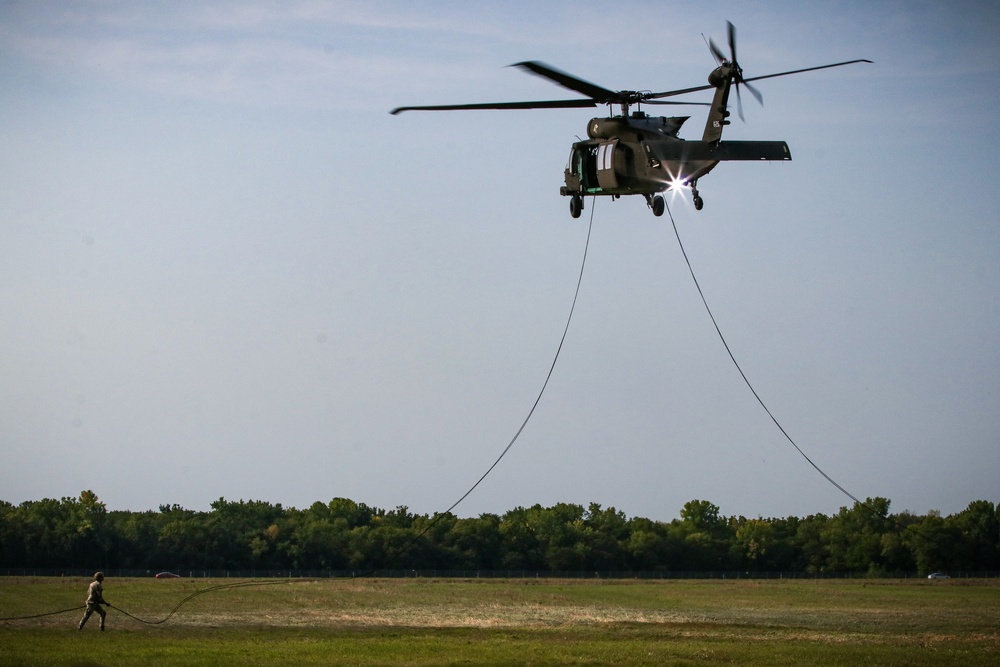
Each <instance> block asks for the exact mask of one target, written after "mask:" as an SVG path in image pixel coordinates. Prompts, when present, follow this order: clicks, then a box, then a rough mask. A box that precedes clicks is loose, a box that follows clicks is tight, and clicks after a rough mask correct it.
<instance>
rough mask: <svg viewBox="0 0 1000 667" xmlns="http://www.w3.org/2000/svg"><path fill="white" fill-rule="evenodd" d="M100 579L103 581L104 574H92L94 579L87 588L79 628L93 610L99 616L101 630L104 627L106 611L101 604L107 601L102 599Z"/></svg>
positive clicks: (81, 628)
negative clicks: (84, 606) (84, 610)
mask: <svg viewBox="0 0 1000 667" xmlns="http://www.w3.org/2000/svg"><path fill="white" fill-rule="evenodd" d="M102 581H104V575H103V574H101V573H100V572H98V573H97V574H95V575H94V581H92V582H90V587H89V588H88V589H87V611H86V612H84V614H83V619H82V620H81V621H80V625H79V629H80V630H83V626H84V624H85V623H86V622H87V619H89V618H90V615H91V614H93V613H94V612H95V611H96V612H97V614H98V616H100V617H101V630H103V629H104V618H105V617H106V616H107V612H106V611H104V609H103V608H102V607H101V605H102V604H108V603H107V602H106V601H105V600H104V586H103V585H102V584H101V582H102Z"/></svg>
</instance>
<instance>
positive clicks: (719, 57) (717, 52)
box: [708, 37, 726, 65]
mask: <svg viewBox="0 0 1000 667" xmlns="http://www.w3.org/2000/svg"><path fill="white" fill-rule="evenodd" d="M708 50H709V51H711V52H712V57H713V58H715V62H716V63H718V64H719V65H721V64H722V63H723V62H725V60H726V56H725V55H723V53H722V49H720V48H719V47H718V46H716V44H715V42H713V41H712V38H711V37H709V38H708Z"/></svg>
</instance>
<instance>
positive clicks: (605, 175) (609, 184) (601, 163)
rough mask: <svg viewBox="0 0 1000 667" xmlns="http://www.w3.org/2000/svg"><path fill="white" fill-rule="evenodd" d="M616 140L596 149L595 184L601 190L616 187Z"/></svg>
mask: <svg viewBox="0 0 1000 667" xmlns="http://www.w3.org/2000/svg"><path fill="white" fill-rule="evenodd" d="M617 148H618V140H617V139H615V140H613V141H608V142H605V143H603V144H600V145H599V146H598V147H597V183H598V185H600V186H601V189H602V190H610V189H614V188H617V187H618V177H617V176H616V175H615V153H616V151H617Z"/></svg>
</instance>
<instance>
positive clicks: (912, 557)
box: [0, 491, 1000, 576]
mask: <svg viewBox="0 0 1000 667" xmlns="http://www.w3.org/2000/svg"><path fill="white" fill-rule="evenodd" d="M889 506H890V501H889V500H888V499H885V498H869V499H867V500H866V501H865V502H864V503H855V504H854V506H853V507H842V508H841V509H840V511H839V512H838V513H836V514H834V515H832V516H827V515H825V514H813V515H810V516H807V517H805V518H797V517H787V518H771V519H765V518H751V519H748V518H746V517H742V516H739V517H735V516H730V517H726V516H723V515H721V514H720V513H719V507H718V506H716V505H714V504H713V503H711V502H708V501H705V500H692V501H690V502H688V503H685V505H684V507H683V508H682V509H681V511H680V518H678V519H674V520H672V521H666V522H665V521H654V520H651V519H645V518H641V517H632V518H629V517H626V515H625V514H624V513H623V512H621V511H618V510H616V509H615V508H613V507H608V508H604V507H601V505H599V504H597V503H590V504H589V505H588V506H587V507H584V506H583V505H578V504H572V503H558V504H556V505H553V506H552V507H542V506H541V505H534V506H532V507H527V508H525V507H516V508H514V509H512V510H510V511H508V512H506V513H504V514H502V515H498V514H482V515H480V516H479V517H475V518H459V517H456V516H454V515H452V514H434V515H427V514H414V513H412V512H410V511H409V509H408V508H407V507H406V506H399V507H396V508H395V509H393V510H385V509H380V508H377V507H369V506H368V505H366V504H364V503H358V502H355V501H353V500H350V499H347V498H334V499H333V500H330V501H329V502H326V503H323V502H316V503H313V504H312V505H311V506H310V507H309V508H308V509H295V508H284V507H282V506H281V505H280V504H272V503H269V502H265V501H260V500H249V501H243V500H239V501H230V500H226V499H225V498H219V499H218V500H217V501H215V502H213V503H212V504H211V510H210V511H208V512H201V511H193V510H188V509H184V508H183V507H181V506H179V505H162V506H160V508H159V510H158V511H143V512H134V511H108V510H107V508H106V506H105V505H104V503H103V502H101V501H100V499H99V498H98V497H97V495H96V494H94V493H93V492H92V491H83V492H82V493H81V494H80V496H79V497H78V498H62V499H60V500H54V499H44V500H39V501H27V502H23V503H21V504H20V505H13V504H11V503H9V502H5V501H0V567H4V568H8V569H10V568H96V567H101V568H104V569H120V570H151V571H159V570H180V571H186V570H189V569H199V570H331V571H332V570H337V571H344V570H353V571H363V572H365V571H376V570H387V569H397V570H398V569H411V568H412V569H416V570H533V571H543V572H544V571H549V572H594V571H598V572H600V571H603V572H665V573H666V572H672V573H681V572H724V571H730V572H733V571H738V572H749V573H754V572H772V573H776V572H788V573H807V574H812V575H822V574H824V573H856V574H865V575H870V576H881V575H892V574H897V573H919V574H927V573H929V572H932V571H953V572H997V571H1000V507H998V506H996V505H994V504H993V503H992V502H989V501H985V500H977V501H974V502H972V503H970V504H969V506H968V507H967V508H966V509H965V510H963V511H961V512H959V513H957V514H953V515H950V516H941V514H940V513H939V512H933V511H932V512H930V513H928V514H927V515H924V516H918V515H915V514H911V513H909V512H902V513H899V514H891V513H890V511H889Z"/></svg>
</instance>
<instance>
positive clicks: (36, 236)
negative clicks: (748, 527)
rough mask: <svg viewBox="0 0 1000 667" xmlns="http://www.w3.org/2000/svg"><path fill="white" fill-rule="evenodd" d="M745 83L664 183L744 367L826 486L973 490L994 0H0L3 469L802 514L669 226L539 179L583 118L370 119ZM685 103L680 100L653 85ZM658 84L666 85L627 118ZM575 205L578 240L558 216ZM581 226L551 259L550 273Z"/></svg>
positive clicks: (76, 482)
mask: <svg viewBox="0 0 1000 667" xmlns="http://www.w3.org/2000/svg"><path fill="white" fill-rule="evenodd" d="M727 20H730V21H732V22H733V23H734V24H735V25H736V27H737V31H738V32H737V38H738V46H739V51H738V53H739V58H740V63H741V65H742V66H743V69H744V72H745V74H746V76H748V77H750V76H760V75H764V74H769V73H773V72H781V71H785V70H790V69H798V68H802V67H810V66H815V65H822V64H827V63H832V62H839V61H843V60H850V59H855V58H867V59H870V60H873V61H874V63H873V64H859V65H851V66H848V67H841V68H836V69H830V70H823V71H819V72H811V73H806V74H800V75H796V76H789V77H783V78H778V79H773V80H768V81H761V82H759V83H758V84H757V85H756V87H757V88H758V89H759V90H760V91H761V93H763V95H764V105H763V106H762V107H761V106H759V105H757V103H756V102H755V101H754V100H753V99H752V98H751V97H750V96H749V95H747V96H744V100H743V101H744V105H745V113H746V122H745V123H741V122H739V120H738V119H736V116H735V114H734V116H733V119H734V122H733V124H732V125H731V126H730V127H729V128H728V129H727V131H726V138H729V139H734V140H736V139H741V140H784V141H787V143H788V145H789V147H790V149H791V153H792V158H793V159H792V161H790V162H786V163H767V164H758V163H729V164H725V163H724V164H721V165H720V166H719V167H718V168H717V169H716V170H715V171H714V172H713V173H712V174H710V175H709V176H707V177H705V178H704V179H702V181H701V182H700V184H699V189H700V192H701V195H702V197H703V198H704V200H705V207H704V209H703V210H702V211H695V210H694V207H693V206H692V204H691V201H690V195H687V196H677V197H675V198H672V199H671V201H670V204H669V205H670V210H671V213H672V215H673V217H674V220H675V222H676V225H677V230H678V233H679V235H680V237H681V240H682V241H683V244H684V248H685V250H686V251H687V253H688V256H689V258H690V260H691V264H692V267H693V269H694V272H695V274H696V276H697V278H698V281H699V282H700V284H701V287H702V289H703V290H704V293H705V298H706V300H707V301H708V303H709V305H710V307H711V308H712V311H713V313H714V315H715V317H716V319H717V321H718V324H719V327H720V329H721V331H722V332H723V334H724V336H725V338H726V341H727V343H728V344H729V346H730V348H731V349H732V352H733V354H734V356H735V357H736V359H737V360H738V361H739V363H740V366H741V367H742V369H743V371H744V373H745V374H746V376H747V378H748V379H749V381H750V383H751V384H752V385H753V387H754V389H755V390H756V391H757V393H758V395H759V396H760V397H761V399H762V400H763V402H764V403H765V404H766V405H767V406H768V408H769V409H770V410H771V412H772V413H773V414H774V416H775V418H776V419H777V420H778V422H779V423H780V424H781V426H782V427H783V428H784V429H785V430H786V432H787V433H788V434H789V435H790V436H791V437H792V438H793V439H794V440H795V442H796V443H797V444H798V445H799V447H801V449H802V451H803V452H804V453H805V454H806V455H808V456H809V458H810V459H812V461H814V462H815V463H816V464H817V465H818V466H819V467H821V468H822V469H823V471H824V472H826V473H827V474H828V475H829V476H830V477H832V478H833V479H834V480H836V481H837V483H839V484H840V485H841V486H843V487H844V488H845V489H846V490H847V491H849V492H850V493H851V494H853V495H854V496H856V497H858V498H866V497H875V496H881V497H885V498H889V499H890V500H891V501H892V510H893V511H896V512H899V511H904V510H909V511H911V512H915V513H918V514H924V513H927V512H929V511H932V510H936V511H940V512H941V513H943V514H952V513H955V512H959V511H961V510H963V509H964V508H965V507H966V506H967V505H968V504H969V503H970V502H972V501H974V500H980V499H984V500H989V501H991V502H997V501H1000V496H998V483H997V482H998V480H1000V290H998V288H1000V225H998V210H1000V188H998V187H997V185H996V183H995V173H996V168H995V160H996V158H995V153H996V150H997V148H998V146H1000V130H998V126H997V124H996V123H995V118H996V113H997V108H998V106H1000V104H998V103H1000V94H998V92H997V91H998V89H1000V64H998V63H1000V61H998V60H997V58H996V56H997V55H998V54H1000V6H998V5H996V4H995V3H987V2H983V3H976V2H962V1H959V2H953V3H947V5H945V4H942V3H937V2H877V3H871V2H819V3H807V4H803V3H797V2H781V1H778V2H765V3H754V2H748V3H740V4H737V5H734V4H732V3H725V4H723V3H717V2H672V3H649V2H633V1H630V0H624V1H623V2H620V3H617V4H616V6H615V11H608V10H607V5H606V3H598V2H591V1H589V0H577V1H574V2H558V1H557V2H548V3H529V2H520V1H516V0H515V1H505V2H477V3H467V2H458V1H453V2H451V1H442V2H433V3H426V2H365V3H342V2H314V1H302V2H295V1H289V2H260V1H257V0H249V1H241V2H214V3H206V4H203V3H158V2H144V3H134V2H115V1H105V2H58V3H56V2H51V3H46V2H16V1H13V2H12V1H10V0H0V183H2V184H3V185H2V187H0V313H2V315H0V456H2V460H3V465H2V466H0V499H2V500H5V501H7V502H12V503H15V504H17V503H21V502H24V501H28V500H39V499H42V498H60V497H64V496H77V495H78V494H79V493H80V491H82V490H84V489H91V490H93V491H94V492H96V493H97V495H98V496H99V497H100V499H101V500H102V501H104V502H105V503H106V504H107V506H108V508H109V509H121V510H134V511H140V510H147V509H153V510H155V509H156V508H157V507H158V506H159V505H162V504H175V503H176V504H180V505H182V506H184V507H187V508H190V509H195V510H207V509H208V508H209V505H210V503H212V502H213V501H215V500H217V499H218V498H220V497H225V498H226V499H228V500H239V499H247V500H249V499H257V500H265V501H268V502H272V503H281V504H282V505H284V506H286V507H299V508H305V507H308V506H309V505H311V504H312V503H314V502H316V501H320V502H327V501H328V500H330V499H332V498H335V497H345V498H350V499H352V500H355V501H357V502H363V503H366V504H368V505H370V506H374V507H379V508H385V509H392V508H395V507H397V506H407V507H408V508H409V509H410V511H413V512H417V513H433V512H435V511H442V510H444V509H447V508H448V507H450V506H451V505H452V503H454V502H455V501H456V500H457V499H458V498H459V497H460V496H461V495H462V494H463V493H465V492H466V491H467V490H468V489H469V488H470V487H471V486H472V484H473V483H474V482H475V481H476V480H477V479H479V477H480V476H481V475H482V474H483V473H484V472H485V471H486V470H487V468H488V467H489V466H490V465H491V464H492V463H493V462H494V461H495V460H496V459H497V457H498V456H499V455H500V453H501V452H502V451H503V449H504V448H505V447H506V446H507V444H508V443H509V442H510V441H511V439H512V438H513V437H514V435H515V433H516V432H517V429H518V428H519V427H520V426H521V424H522V422H523V421H524V419H525V417H526V416H527V415H528V413H529V411H530V410H531V407H532V405H533V404H534V402H535V400H536V398H537V397H538V395H539V392H540V390H541V389H542V386H543V383H544V381H545V379H546V375H547V373H548V371H549V368H550V366H551V364H552V361H553V358H554V357H555V354H556V350H557V348H558V346H559V343H560V339H561V337H562V334H563V329H564V327H565V325H566V322H567V318H568V316H569V312H570V307H571V305H572V303H573V296H574V290H575V288H576V284H577V279H578V277H579V275H580V270H581V266H584V270H583V278H582V283H581V285H580V293H579V298H578V300H577V302H576V307H575V310H574V312H573V318H572V320H571V322H570V326H569V330H568V333H567V335H566V339H565V343H564V344H563V346H562V348H561V352H560V354H559V357H558V360H557V363H556V365H555V369H554V371H553V373H552V377H551V380H550V381H549V383H548V385H547V386H546V388H545V391H544V393H543V394H542V396H541V400H540V401H539V403H538V406H537V409H536V410H535V411H534V413H533V414H532V416H531V419H530V420H529V421H528V423H527V425H526V426H525V428H524V430H523V432H522V433H521V435H520V436H519V437H518V438H517V440H516V441H515V442H514V445H513V446H512V447H511V449H510V450H509V452H508V453H507V454H506V456H505V457H504V458H503V459H502V460H501V462H500V463H499V465H497V467H496V468H495V469H494V470H493V471H492V472H491V473H490V475H489V476H488V477H487V478H486V479H485V480H484V481H483V482H482V484H480V485H479V487H477V488H476V489H475V491H474V492H473V493H471V494H470V495H469V496H468V498H466V499H465V500H464V501H463V502H462V503H461V504H460V505H459V506H458V507H456V508H455V510H454V512H455V514H457V515H458V516H463V517H468V516H478V515H480V514H482V513H486V512H490V513H496V514H502V513H504V512H506V511H508V510H510V509H513V508H515V507H518V506H525V507H527V506H530V505H533V504H535V503H541V504H542V505H545V506H549V505H552V504H555V503H559V502H566V503H579V504H583V505H584V506H586V505H588V504H589V503H591V502H595V503H599V504H600V505H602V506H603V507H615V508H617V509H618V510H621V511H622V512H624V513H625V514H626V515H628V516H642V517H648V518H651V519H656V520H663V521H669V520H671V519H673V518H675V517H677V516H678V515H679V511H680V509H681V508H682V507H683V505H684V503H686V502H687V501H689V500H693V499H703V500H709V501H711V502H713V503H715V504H716V505H718V506H719V508H720V513H721V514H723V515H725V516H738V515H743V516H747V517H756V516H763V517H784V516H807V515H810V514H815V513H820V512H822V513H825V514H832V513H836V512H837V511H838V509H839V508H840V507H842V506H850V505H851V504H852V502H853V501H851V499H850V498H849V497H847V496H845V495H844V494H843V493H841V491H839V490H838V489H837V488H835V487H834V486H833V485H831V484H830V483H828V482H827V481H826V480H825V479H824V478H823V477H822V476H821V475H820V474H819V473H818V472H816V470H814V469H813V468H812V467H811V466H810V465H809V463H808V462H807V461H806V460H805V459H804V458H803V457H802V456H801V455H800V454H799V453H798V452H797V451H796V450H795V449H794V448H793V447H792V445H791V444H790V443H789V442H788V441H787V440H785V438H784V436H783V435H782V434H781V432H780V431H779V430H778V428H777V427H776V426H775V424H774V423H773V422H772V421H771V419H770V418H769V417H768V416H767V414H766V413H765V412H764V410H763V409H762V408H761V406H760V404H759V403H757V401H756V399H755V398H754V396H753V394H752V393H751V391H750V390H749V389H748V387H747V386H746V384H744V382H743V379H742V378H741V377H740V374H739V371H738V370H737V369H736V368H735V366H734V365H733V363H732V361H731V360H730V358H729V356H728V355H727V353H726V350H725V348H724V346H723V345H722V343H721V341H720V339H719V337H718V335H717V334H716V331H715V328H714V326H713V324H712V321H711V320H710V319H709V317H708V315H707V313H706V311H705V308H704V306H703V304H702V302H701V300H700V298H699V296H698V292H697V289H696V288H695V285H694V283H693V281H692V279H691V276H690V274H689V273H688V269H687V266H686V264H685V263H684V258H683V256H682V254H681V251H680V248H679V245H678V242H677V238H676V237H675V235H674V230H673V227H672V226H671V222H670V218H669V217H668V216H663V217H662V218H655V217H654V216H653V215H652V214H651V212H650V211H649V209H648V208H647V207H646V205H645V202H644V201H643V200H642V199H641V198H639V197H623V198H621V199H620V200H617V201H611V200H610V199H608V198H598V199H597V200H596V201H594V200H592V199H588V200H587V202H586V210H585V211H584V215H583V216H582V217H581V218H580V219H577V220H574V219H572V218H571V217H570V215H569V211H568V199H567V198H565V197H562V196H560V195H559V186H560V185H561V184H562V177H563V168H564V166H565V163H566V159H567V157H568V155H569V149H570V146H571V144H572V143H573V142H574V141H576V140H577V139H576V137H577V136H584V135H585V131H586V126H587V121H588V120H589V119H590V118H592V117H594V116H600V115H602V114H605V113H606V112H607V110H606V109H603V108H598V109H561V110H533V111H481V112H444V113H418V112H413V113H406V114H402V115H399V116H391V115H389V113H388V111H389V110H390V109H392V108H394V107H397V106H401V105H421V104H424V105H426V104H453V103H473V102H496V101H517V100H536V99H566V98H572V97H578V95H577V94H575V93H571V92H570V91H567V90H564V89H562V88H560V87H558V86H556V85H554V84H552V83H551V82H548V81H546V80H544V79H541V78H539V77H535V76H531V75H529V74H526V73H525V72H523V71H521V70H519V69H517V68H509V67H507V66H508V65H510V64H511V63H515V62H520V61H524V60H540V61H543V62H545V63H548V64H550V65H552V66H554V67H557V68H559V69H562V70H565V71H568V72H570V73H572V74H574V75H576V76H578V77H580V78H582V79H585V80H588V81H592V82H594V83H596V84H598V85H601V86H603V87H606V88H610V89H613V90H619V89H629V90H657V91H661V90H671V89H676V88H687V87H691V86H698V85H702V84H703V83H704V82H705V80H706V77H707V75H708V73H709V72H710V71H711V69H712V68H713V67H714V60H713V59H712V56H711V54H710V52H709V49H708V48H707V46H706V44H705V41H704V38H703V35H704V36H705V37H712V38H713V39H714V40H715V41H716V42H717V43H719V44H720V45H724V44H725V41H726V21H727ZM686 99H688V100H691V101H705V102H707V101H709V100H710V92H704V93H699V94H696V95H691V96H688V97H687V98H686ZM651 111H652V112H655V113H664V114H666V115H690V116H691V118H690V120H688V121H687V124H686V125H685V126H684V128H683V129H682V131H681V136H682V137H684V138H687V139H698V138H700V136H701V131H702V128H703V125H704V122H705V115H706V111H705V110H704V108H702V107H658V108H655V109H651ZM591 213H593V223H592V228H591V234H590V241H589V246H588V245H587V240H588V229H589V224H590V219H591V218H590V216H591ZM585 249H586V250H587V254H586V263H585V265H583V264H582V262H583V259H584V251H585Z"/></svg>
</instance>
